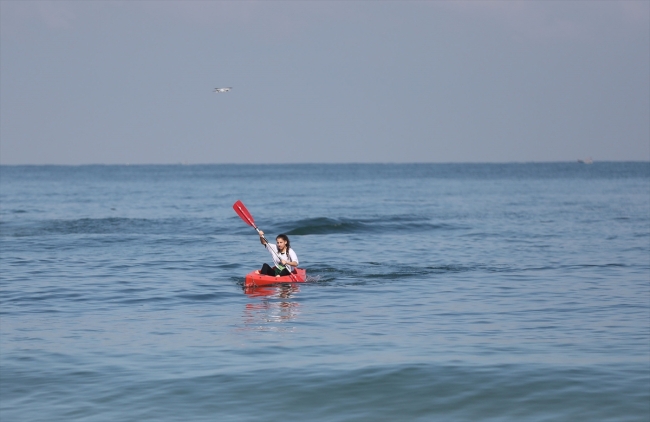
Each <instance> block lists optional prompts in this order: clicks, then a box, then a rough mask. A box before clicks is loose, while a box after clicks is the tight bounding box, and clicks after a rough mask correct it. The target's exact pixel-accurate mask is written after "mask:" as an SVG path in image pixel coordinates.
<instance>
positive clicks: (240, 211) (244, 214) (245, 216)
mask: <svg viewBox="0 0 650 422" xmlns="http://www.w3.org/2000/svg"><path fill="white" fill-rule="evenodd" d="M232 208H233V209H234V210H235V212H236V213H237V215H238V216H239V217H240V218H241V219H242V220H244V223H246V224H248V225H249V226H251V227H253V228H254V229H255V230H257V233H259V232H260V229H259V228H257V226H256V225H255V220H254V219H253V216H252V215H251V213H250V212H248V210H247V209H246V207H245V206H244V203H243V202H242V201H237V202H235V203H234V204H233V206H232ZM262 239H264V241H265V242H266V243H269V241H268V240H267V239H266V237H265V236H264V235H262ZM269 249H270V250H271V252H273V255H275V257H276V258H278V261H280V262H282V259H281V258H280V257H279V256H278V254H277V253H276V252H275V250H274V249H273V248H271V247H269ZM288 255H289V251H287V257H288ZM289 277H291V281H298V280H296V278H295V276H294V274H293V273H292V272H289Z"/></svg>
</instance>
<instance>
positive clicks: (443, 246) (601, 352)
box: [0, 163, 650, 422]
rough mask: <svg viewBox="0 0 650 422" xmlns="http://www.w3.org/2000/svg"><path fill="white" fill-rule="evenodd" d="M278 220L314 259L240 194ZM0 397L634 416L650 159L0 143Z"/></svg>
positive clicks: (16, 411)
mask: <svg viewBox="0 0 650 422" xmlns="http://www.w3.org/2000/svg"><path fill="white" fill-rule="evenodd" d="M238 199H241V200H242V201H243V202H244V203H245V204H246V206H247V207H248V209H249V210H250V211H251V213H252V215H253V216H254V218H255V221H256V223H257V224H258V225H259V226H260V228H262V229H263V230H264V231H265V232H266V233H268V234H269V235H270V237H274V236H275V235H276V234H278V233H280V232H286V233H288V234H289V237H290V239H291V244H292V246H293V248H294V250H295V251H296V252H297V253H298V256H299V258H300V261H301V266H302V267H305V268H306V269H307V271H308V274H309V276H310V282H308V283H305V284H301V285H294V286H292V285H281V286H276V287H271V288H266V289H249V290H244V289H243V281H244V276H245V274H246V273H247V272H249V271H251V270H253V269H255V268H257V267H259V266H261V264H262V263H263V262H265V261H266V262H270V256H269V255H268V252H266V251H265V250H264V248H263V247H262V246H261V245H260V244H259V240H258V238H257V235H256V234H255V232H254V230H253V229H252V228H250V227H249V226H247V225H246V224H244V223H243V222H242V221H241V220H240V219H239V217H238V216H237V215H236V214H235V213H234V212H233V210H232V204H233V203H234V202H235V201H236V200H238ZM0 217H1V218H0V247H1V249H0V251H1V255H0V258H1V259H0V277H1V278H0V282H1V284H0V288H1V302H0V312H1V314H0V334H1V336H0V364H1V367H0V420H2V421H3V422H9V421H216V420H219V421H259V420H269V421H271V420H272V421H280V420H313V421H375V420H385V421H397V420H409V421H431V420H440V421H477V420H481V421H576V420H585V421H587V420H588V421H648V420H649V419H650V163H595V164H593V165H584V164H579V163H551V164H535V163H530V164H417V165H353V164H350V165H295V166H294V165H291V166H288V165H277V166H253V165H205V166H199V165H197V166H181V165H177V166H175V165H170V166H79V167H65V166H63V167H59V166H2V167H0Z"/></svg>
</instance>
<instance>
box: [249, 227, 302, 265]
mask: <svg viewBox="0 0 650 422" xmlns="http://www.w3.org/2000/svg"><path fill="white" fill-rule="evenodd" d="M258 233H259V235H260V242H262V245H264V246H265V247H266V249H268V251H269V252H271V256H272V257H273V263H274V264H275V266H273V267H271V266H270V265H269V264H267V263H266V262H265V263H264V265H262V269H261V270H257V271H255V273H256V274H264V275H270V276H272V277H273V276H275V277H281V276H285V275H289V274H290V273H291V272H293V270H294V268H297V267H298V255H296V253H295V252H294V251H293V249H291V242H289V238H288V237H287V235H286V234H279V235H278V237H276V238H275V242H276V243H277V245H272V244H270V243H268V242H267V241H266V239H265V238H264V232H263V231H261V230H260V231H258Z"/></svg>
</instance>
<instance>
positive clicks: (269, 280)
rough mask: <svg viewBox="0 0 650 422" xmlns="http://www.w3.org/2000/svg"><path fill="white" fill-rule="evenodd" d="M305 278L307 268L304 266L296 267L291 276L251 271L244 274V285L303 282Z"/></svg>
mask: <svg viewBox="0 0 650 422" xmlns="http://www.w3.org/2000/svg"><path fill="white" fill-rule="evenodd" d="M306 280H307V270H305V269H304V268H296V271H295V272H294V273H292V275H291V276H289V275H285V276H282V277H271V276H270V275H263V274H255V271H252V272H250V273H248V274H246V281H245V282H244V286H246V287H248V286H268V285H271V284H277V283H304V282H305V281H306Z"/></svg>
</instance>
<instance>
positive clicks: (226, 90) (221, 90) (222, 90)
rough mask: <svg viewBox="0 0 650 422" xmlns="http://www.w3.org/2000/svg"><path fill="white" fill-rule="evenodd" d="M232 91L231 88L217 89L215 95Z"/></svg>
mask: <svg viewBox="0 0 650 422" xmlns="http://www.w3.org/2000/svg"><path fill="white" fill-rule="evenodd" d="M231 89H232V87H231V86H229V87H228V88H215V89H214V93H215V94H218V93H220V92H228V91H230V90H231Z"/></svg>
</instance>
